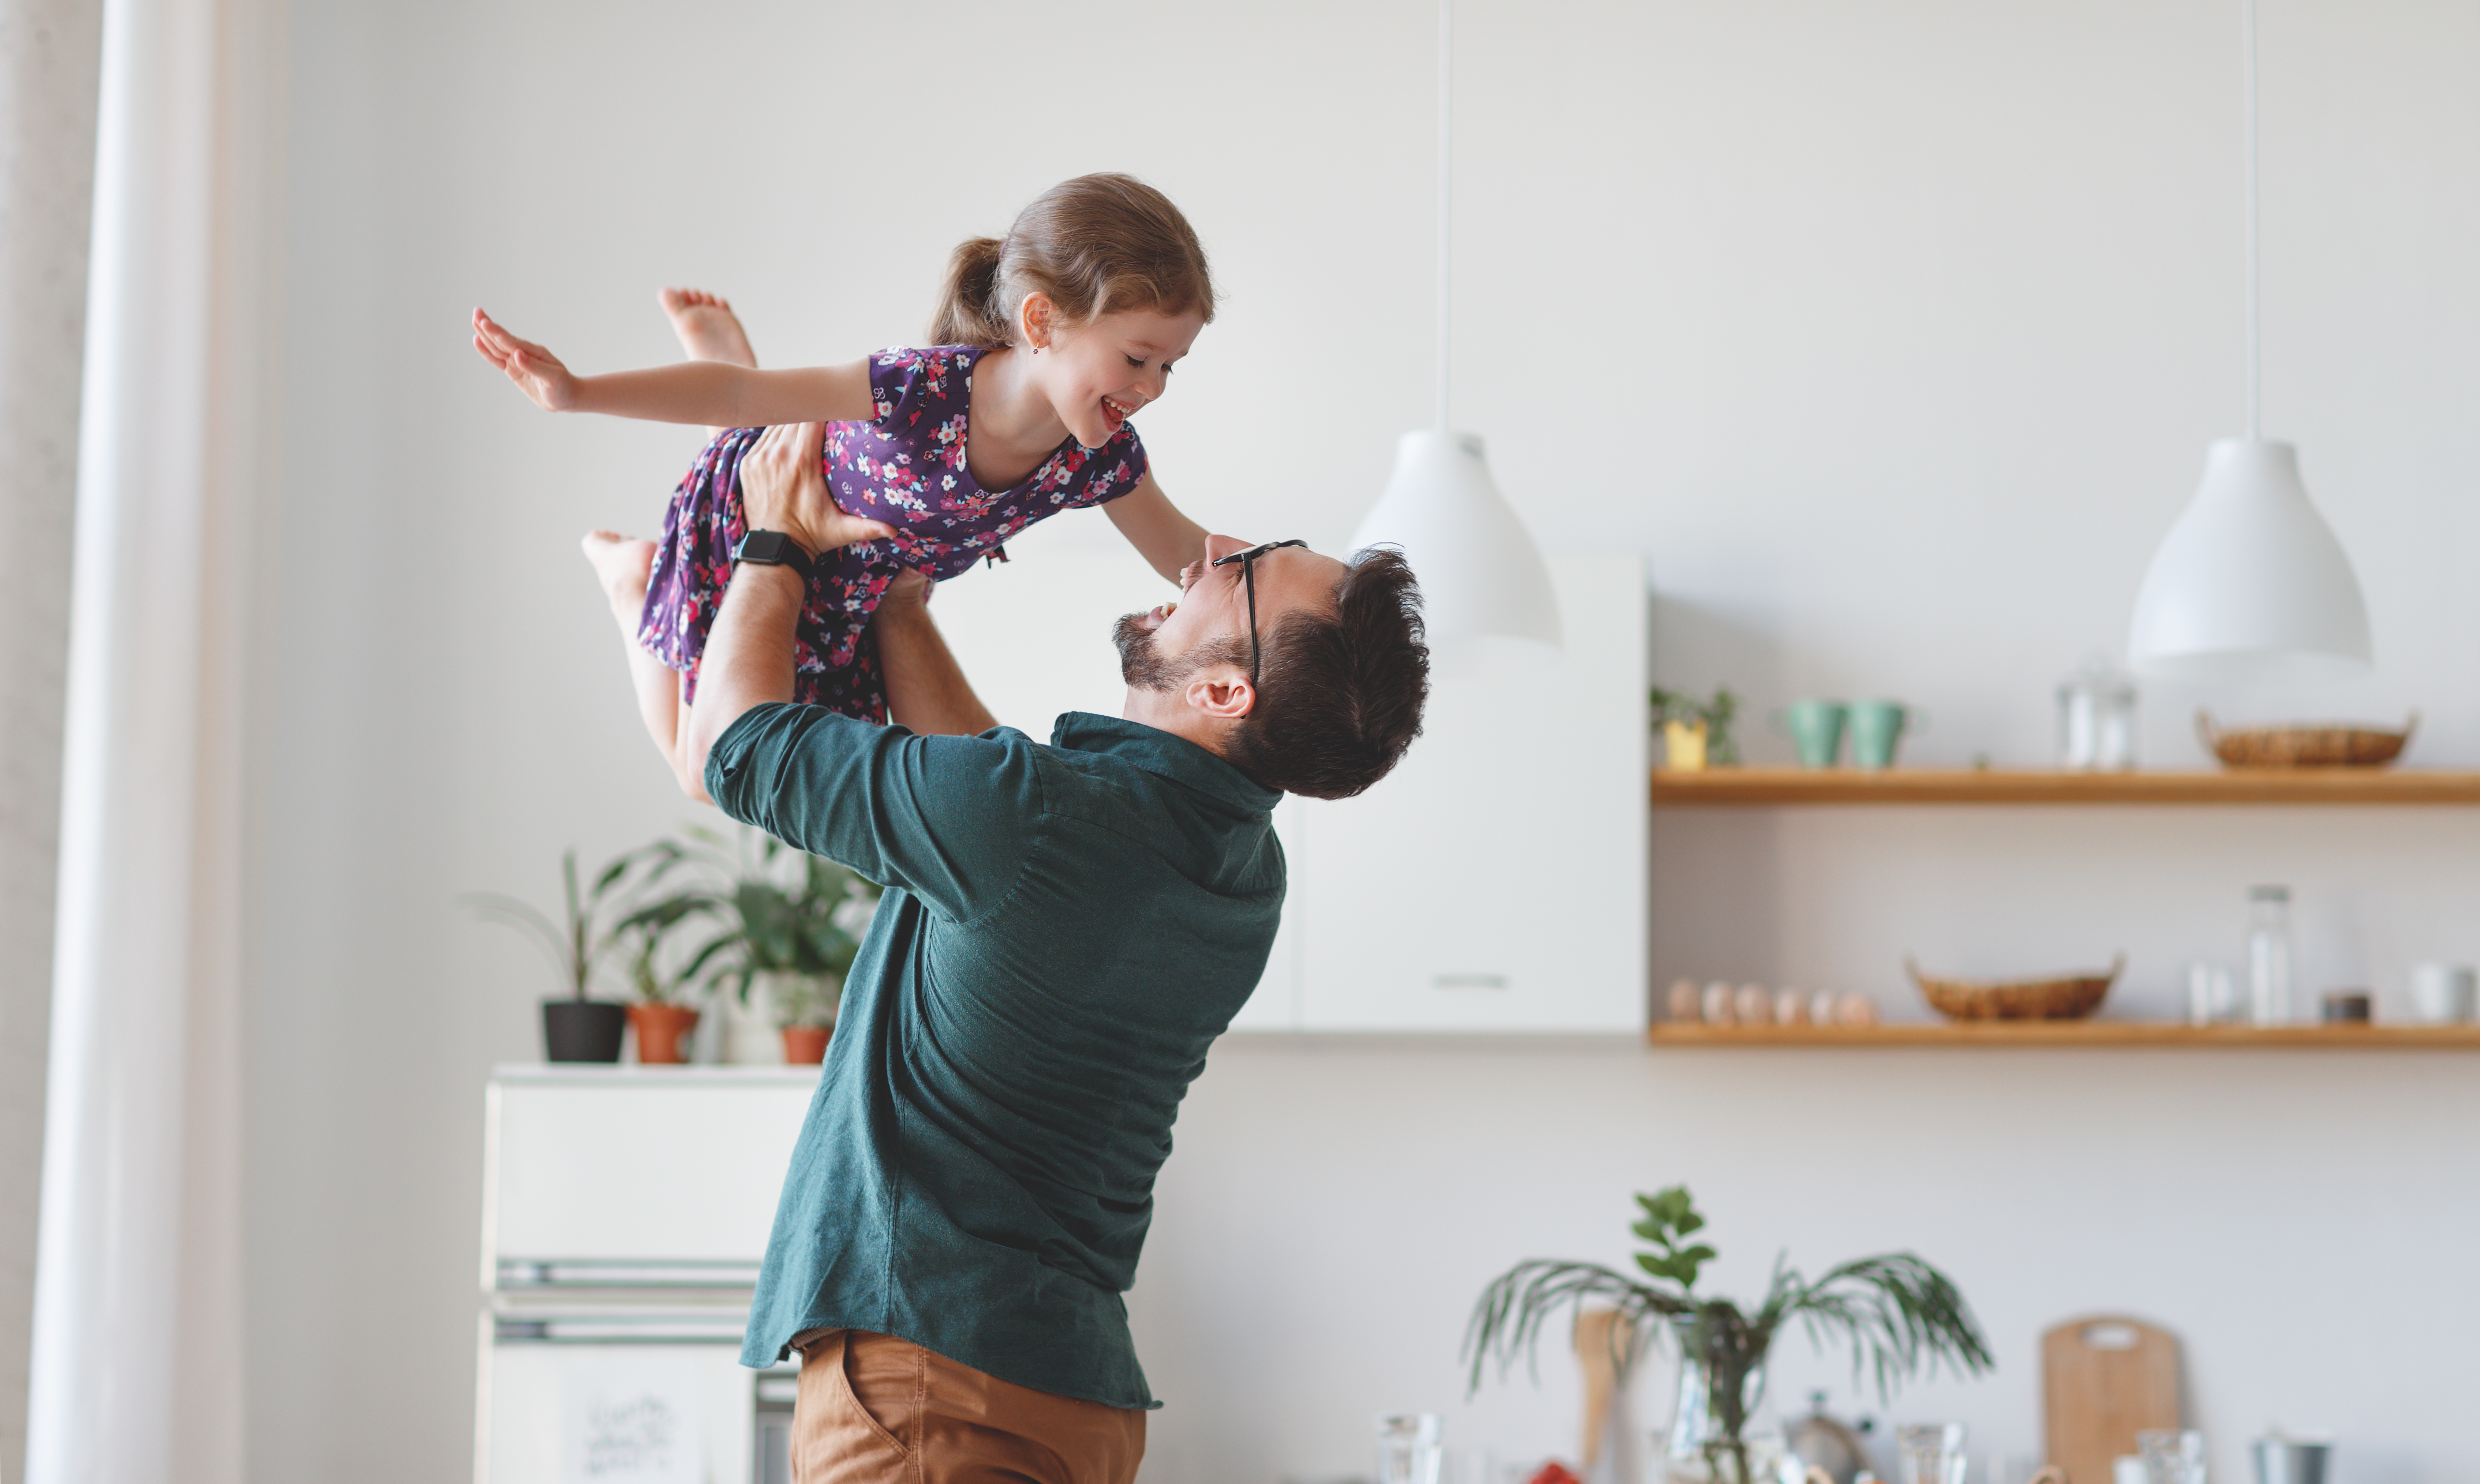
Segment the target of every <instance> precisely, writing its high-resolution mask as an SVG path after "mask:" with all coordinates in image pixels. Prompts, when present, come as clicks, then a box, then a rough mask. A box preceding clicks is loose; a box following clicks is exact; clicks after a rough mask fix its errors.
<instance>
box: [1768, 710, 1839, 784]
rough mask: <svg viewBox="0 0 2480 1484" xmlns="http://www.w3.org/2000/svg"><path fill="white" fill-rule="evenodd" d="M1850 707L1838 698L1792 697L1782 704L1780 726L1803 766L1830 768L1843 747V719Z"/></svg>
mask: <svg viewBox="0 0 2480 1484" xmlns="http://www.w3.org/2000/svg"><path fill="white" fill-rule="evenodd" d="M1848 709H1849V708H1848V707H1847V706H1845V705H1844V704H1843V703H1842V702H1840V701H1795V702H1793V703H1792V704H1789V705H1787V706H1785V707H1783V727H1784V729H1786V730H1788V731H1789V732H1790V733H1791V745H1792V746H1793V747H1794V748H1795V749H1796V750H1797V751H1798V753H1799V765H1800V766H1801V767H1803V768H1831V767H1833V766H1834V759H1835V757H1836V755H1839V754H1840V753H1841V752H1842V751H1843V719H1844V715H1845V713H1846V712H1847V710H1848Z"/></svg>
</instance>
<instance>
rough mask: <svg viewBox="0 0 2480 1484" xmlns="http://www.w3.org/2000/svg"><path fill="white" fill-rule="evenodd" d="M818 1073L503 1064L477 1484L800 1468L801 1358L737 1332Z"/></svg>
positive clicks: (772, 1483)
mask: <svg viewBox="0 0 2480 1484" xmlns="http://www.w3.org/2000/svg"><path fill="white" fill-rule="evenodd" d="M817 1085H818V1069H817V1068H816V1067H733V1066H679V1067H673V1066H643V1067H641V1066H573V1065H555V1066H503V1067H500V1068H498V1069H497V1070H496V1071H495V1072H494V1073H493V1075H492V1078H491V1082H490V1086H489V1090H488V1093H487V1097H488V1103H487V1112H486V1115H485V1119H484V1134H483V1139H484V1153H483V1196H482V1272H481V1279H482V1299H481V1304H480V1314H479V1323H478V1340H479V1346H480V1352H481V1353H480V1366H479V1369H478V1386H477V1397H476V1403H475V1408H476V1410H475V1446H474V1476H475V1479H476V1481H477V1484H589V1481H590V1484H777V1481H782V1484H789V1480H790V1477H791V1473H790V1465H789V1452H788V1445H789V1428H790V1421H791V1413H792V1396H793V1390H794V1381H795V1374H796V1373H795V1371H794V1369H793V1368H792V1367H789V1366H782V1367H777V1368H775V1369H771V1370H766V1371H752V1370H749V1369H744V1368H743V1367H742V1366H741V1365H740V1338H741V1331H742V1329H743V1327H744V1326H745V1325H746V1323H747V1321H748V1317H749V1299H750V1292H751V1289H752V1287H753V1285H754V1284H755V1283H756V1281H757V1276H758V1265H759V1261H760V1259H761V1258H762V1256H763V1255H764V1252H765V1248H766V1233H767V1229H768V1227H769V1225H770V1224H771V1223H772V1222H773V1219H774V1215H775V1200H776V1196H777V1194H778V1193H779V1192H780V1191H781V1190H782V1189H783V1185H784V1173H785V1169H786V1167H787V1165H788V1163H789V1161H790V1159H791V1153H792V1142H793V1139H794V1138H795V1136H796V1135H798V1133H799V1132H800V1127H801V1119H802V1116H803V1114H804V1113H806V1112H807V1111H808V1108H809V1103H810V1098H811V1095H812V1094H813V1093H814V1092H815V1091H816V1089H817Z"/></svg>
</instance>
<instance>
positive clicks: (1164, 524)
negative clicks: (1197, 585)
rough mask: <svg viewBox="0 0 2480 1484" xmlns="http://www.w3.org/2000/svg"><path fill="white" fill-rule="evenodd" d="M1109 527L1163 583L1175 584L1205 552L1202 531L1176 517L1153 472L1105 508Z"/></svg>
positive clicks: (1192, 523) (1175, 508) (1189, 522)
mask: <svg viewBox="0 0 2480 1484" xmlns="http://www.w3.org/2000/svg"><path fill="white" fill-rule="evenodd" d="M1102 509H1103V510H1104V511H1105V512H1107V513H1108V514H1109V515H1110V517H1111V524H1112V525H1116V526H1118V527H1119V528H1120V534H1121V535H1123V536H1125V537H1127V538H1128V545H1130V546H1132V547H1135V548H1136V549H1137V552H1138V554H1139V555H1141V556H1143V557H1144V558H1145V559H1146V561H1147V563H1148V565H1150V566H1151V567H1152V568H1153V570H1154V571H1156V572H1159V573H1161V574H1162V576H1163V580H1164V581H1166V582H1177V581H1178V580H1179V570H1180V569H1181V568H1182V567H1185V566H1187V565H1188V564H1189V563H1190V562H1193V561H1195V560H1197V559H1198V557H1199V555H1200V554H1201V553H1202V552H1203V550H1204V549H1205V534H1206V532H1205V527H1204V526H1202V525H1198V524H1197V523H1196V522H1195V521H1192V520H1190V519H1189V518H1188V517H1186V516H1184V515H1182V514H1180V513H1179V507H1178V506H1176V505H1174V504H1173V503H1172V502H1171V497H1170V496H1168V495H1166V494H1164V493H1163V489H1162V486H1161V485H1159V484H1156V483H1154V476H1153V473H1152V471H1150V470H1149V471H1148V472H1147V473H1146V475H1145V477H1143V478H1141V479H1139V480H1138V481H1137V487H1136V488H1135V489H1133V490H1130V491H1129V492H1128V493H1126V494H1125V495H1123V496H1121V497H1120V498H1119V499H1115V500H1113V501H1111V502H1110V503H1109V504H1107V505H1104V506H1103V507H1102Z"/></svg>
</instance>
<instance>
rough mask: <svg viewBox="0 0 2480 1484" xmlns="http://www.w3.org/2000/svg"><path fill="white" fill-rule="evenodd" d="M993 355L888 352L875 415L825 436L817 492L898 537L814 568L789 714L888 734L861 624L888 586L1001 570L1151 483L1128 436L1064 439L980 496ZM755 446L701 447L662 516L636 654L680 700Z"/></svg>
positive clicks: (882, 691) (726, 439)
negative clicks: (979, 431)
mask: <svg viewBox="0 0 2480 1484" xmlns="http://www.w3.org/2000/svg"><path fill="white" fill-rule="evenodd" d="M987 349H988V347H986V346H977V345H938V346H934V347H932V348H930V349H927V350H908V349H904V348H901V347H897V348H894V349H890V350H883V351H881V352H879V354H878V355H877V356H875V357H874V358H872V360H871V363H870V368H869V384H870V391H871V394H872V399H873V400H875V401H876V403H877V404H878V416H877V417H875V418H873V419H871V420H870V421H869V422H830V423H828V424H827V447H826V475H827V488H828V489H829V490H831V491H833V492H834V494H835V498H836V502H837V503H838V504H840V505H841V506H843V507H844V509H845V510H847V511H849V512H851V513H852V514H854V515H858V516H865V517H867V518H868V519H871V520H875V521H884V522H886V523H887V524H888V525H892V526H894V527H895V528H896V530H897V532H898V534H897V535H896V537H895V538H894V539H893V540H890V541H865V542H862V543H859V544H857V545H854V546H849V547H845V548H844V549H842V550H838V551H828V552H825V553H823V554H822V555H821V556H820V557H819V558H818V565H817V572H816V574H815V575H814V576H812V577H811V579H810V590H809V594H808V596H807V597H806V598H804V599H803V600H802V602H801V624H800V630H799V635H798V637H797V639H796V640H795V642H794V646H793V654H794V666H793V668H794V674H793V678H792V697H793V699H794V700H796V701H799V702H803V703H805V704H812V705H823V706H831V707H833V708H834V709H836V710H838V711H841V712H843V713H844V714H845V715H847V716H858V717H861V718H863V719H864V720H865V721H873V722H884V721H886V720H887V691H886V686H885V684H884V683H883V681H882V678H881V676H880V673H879V668H878V644H877V640H876V637H875V636H874V635H873V633H872V632H871V629H870V627H869V616H870V614H871V613H872V612H874V611H875V610H876V609H877V607H878V601H879V599H880V598H881V597H883V596H885V594H886V592H887V589H888V585H889V584H890V583H891V582H893V581H894V580H895V576H896V574H897V573H899V572H901V571H902V570H904V569H905V568H908V567H910V568H913V569H914V570H916V571H918V572H923V573H927V574H929V575H930V576H931V577H933V578H937V579H943V578H947V577H952V576H956V575H957V574H959V573H962V572H964V571H965V570H966V569H968V568H969V567H971V566H972V565H973V563H974V562H976V561H978V560H981V559H982V558H984V557H989V558H991V559H992V560H994V561H1005V560H1007V553H1006V551H1005V550H1002V549H1001V547H1000V543H1001V542H1003V541H1005V540H1006V539H1007V538H1008V537H1010V536H1013V535H1015V534H1016V533H1017V532H1018V531H1020V530H1022V529H1024V528H1025V527H1026V526H1028V525H1032V524H1033V523H1034V522H1036V521H1039V520H1041V519H1042V518H1043V517H1044V516H1046V515H1051V514H1053V513H1055V512H1058V511H1061V510H1073V509H1078V508H1081V507H1083V506H1086V505H1098V504H1102V503H1104V502H1105V501H1108V500H1113V499H1119V498H1120V497H1121V496H1123V495H1125V494H1126V493H1128V491H1130V490H1132V489H1134V488H1136V485H1137V481H1138V480H1139V479H1141V478H1143V477H1144V476H1145V472H1146V449H1145V445H1143V444H1141V443H1139V442H1138V441H1137V433H1136V429H1135V428H1133V427H1130V426H1127V425H1126V424H1122V426H1121V428H1120V430H1119V432H1117V433H1116V434H1114V435H1112V437H1111V441H1110V442H1108V443H1106V444H1104V445H1102V447H1100V448H1085V447H1083V446H1081V445H1079V444H1078V443H1077V442H1076V440H1075V439H1073V438H1070V439H1068V440H1066V441H1065V442H1063V443H1061V444H1060V446H1059V447H1058V448H1053V449H1052V450H1050V456H1049V457H1048V458H1046V459H1044V460H1043V461H1042V463H1041V464H1040V465H1039V466H1038V467H1037V468H1035V470H1034V472H1033V473H1031V474H1030V475H1028V476H1026V478H1025V480H1024V482H1023V483H1021V484H1019V485H1018V486H1016V487H1015V488H1014V489H1011V490H1006V491H1003V492H1000V493H997V494H993V493H991V492H990V491H987V490H984V489H983V488H982V487H981V486H980V485H978V484H975V483H974V482H973V476H972V473H971V472H970V471H969V470H968V469H966V467H965V420H966V416H967V414H968V412H969V410H970V403H971V401H972V391H973V363H974V362H975V361H977V360H979V359H981V357H982V356H983V355H984V354H985V353H986V351H987ZM763 431H764V429H762V428H755V427H736V428H734V429H732V430H731V431H730V432H727V433H724V434H721V435H720V436H718V437H717V438H716V439H715V440H714V442H712V443H710V444H708V445H707V446H706V451H704V452H703V453H700V454H699V455H698V459H697V462H696V463H695V464H692V465H691V466H689V472H688V475H687V477H686V478H684V479H683V480H682V481H681V484H680V488H679V489H677V490H675V491H673V492H672V508H671V510H670V512H669V513H668V514H667V515H665V516H664V517H663V540H662V544H661V545H660V546H659V547H658V548H657V549H656V550H655V566H654V571H653V573H652V574H651V575H650V576H649V577H648V579H647V582H646V614H645V617H644V618H643V619H642V620H641V621H639V623H638V626H637V642H638V643H640V644H642V645H644V646H645V647H646V651H647V652H648V653H651V654H653V655H654V656H655V657H656V658H657V659H659V660H661V661H662V662H663V663H664V664H666V665H669V666H671V667H672V668H673V669H675V670H681V671H685V672H687V681H686V683H685V686H684V687H683V693H684V695H685V696H694V695H695V692H696V686H697V667H698V660H699V658H700V657H701V656H702V655H704V654H705V652H706V633H707V629H708V627H710V625H712V624H713V623H714V615H715V611H716V609H718V608H720V607H721V606H722V604H723V590H724V588H725V587H726V586H727V585H728V584H730V582H731V581H732V565H733V564H732V553H733V550H734V549H735V548H736V547H737V546H738V545H739V544H740V538H741V536H742V535H743V534H745V533H746V531H747V528H748V527H747V526H746V525H745V524H744V523H743V522H742V520H741V516H740V459H741V455H743V454H744V453H746V452H748V451H749V448H750V446H751V445H752V444H755V443H756V442H757V441H758V437H759V435H760V434H761V433H762V432H763Z"/></svg>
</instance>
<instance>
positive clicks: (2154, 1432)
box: [2135, 1427, 2205, 1484]
mask: <svg viewBox="0 0 2480 1484" xmlns="http://www.w3.org/2000/svg"><path fill="white" fill-rule="evenodd" d="M2135 1450H2136V1452H2138V1453H2140V1454H2142V1455H2143V1458H2144V1484H2205V1435H2204V1434H2203V1433H2200V1432H2198V1431H2196V1430H2195V1429H2194V1428H2186V1429H2184V1430H2182V1429H2180V1428H2175V1427H2148V1428H2145V1429H2144V1430H2143V1431H2142V1432H2139V1433H2137V1434H2136V1435H2135Z"/></svg>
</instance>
